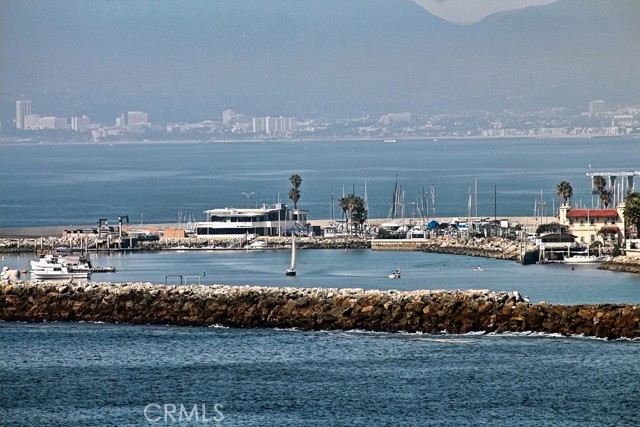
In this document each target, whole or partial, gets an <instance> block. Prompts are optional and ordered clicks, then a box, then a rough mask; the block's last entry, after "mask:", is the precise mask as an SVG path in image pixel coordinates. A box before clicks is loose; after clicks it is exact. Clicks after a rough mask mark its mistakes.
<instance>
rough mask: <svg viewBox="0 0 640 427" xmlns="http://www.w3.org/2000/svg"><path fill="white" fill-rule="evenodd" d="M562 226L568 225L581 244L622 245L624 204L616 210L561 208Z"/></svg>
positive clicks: (565, 206) (560, 218) (564, 206)
mask: <svg viewBox="0 0 640 427" xmlns="http://www.w3.org/2000/svg"><path fill="white" fill-rule="evenodd" d="M559 221H560V224H562V225H566V226H568V227H569V229H570V230H571V234H573V235H574V236H575V237H576V240H577V241H578V242H579V243H581V244H586V245H590V244H592V243H594V242H596V241H599V242H602V243H603V244H604V245H605V246H613V245H615V244H621V243H622V242H623V240H624V230H625V221H624V204H620V205H618V207H617V208H615V209H576V208H572V207H570V206H567V205H563V206H560V217H559Z"/></svg>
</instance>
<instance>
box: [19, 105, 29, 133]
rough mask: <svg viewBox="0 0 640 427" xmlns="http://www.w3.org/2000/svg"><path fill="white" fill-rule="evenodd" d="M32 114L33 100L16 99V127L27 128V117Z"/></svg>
mask: <svg viewBox="0 0 640 427" xmlns="http://www.w3.org/2000/svg"><path fill="white" fill-rule="evenodd" d="M30 115H31V101H30V100H28V99H18V100H17V101H16V129H23V130H24V129H25V121H24V119H25V117H27V116H30Z"/></svg>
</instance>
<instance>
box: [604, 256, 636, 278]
mask: <svg viewBox="0 0 640 427" xmlns="http://www.w3.org/2000/svg"><path fill="white" fill-rule="evenodd" d="M598 269H600V270H611V271H621V272H624V273H637V274H640V258H637V257H633V256H617V257H615V258H612V259H611V260H609V261H605V262H603V263H602V264H600V265H599V266H598Z"/></svg>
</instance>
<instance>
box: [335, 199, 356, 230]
mask: <svg viewBox="0 0 640 427" xmlns="http://www.w3.org/2000/svg"><path fill="white" fill-rule="evenodd" d="M356 197H357V196H356V195H355V194H347V195H346V196H343V197H341V198H340V201H339V202H338V205H339V206H340V209H342V212H344V216H345V219H346V221H347V231H349V223H350V222H351V221H350V220H351V214H352V213H353V210H354V208H355V205H356V201H355V198H356Z"/></svg>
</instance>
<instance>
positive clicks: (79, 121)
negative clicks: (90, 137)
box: [71, 116, 91, 132]
mask: <svg viewBox="0 0 640 427" xmlns="http://www.w3.org/2000/svg"><path fill="white" fill-rule="evenodd" d="M90 125H91V121H90V120H89V117H87V116H82V117H71V129H72V130H74V131H75V132H86V131H88V130H89V126H90Z"/></svg>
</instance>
